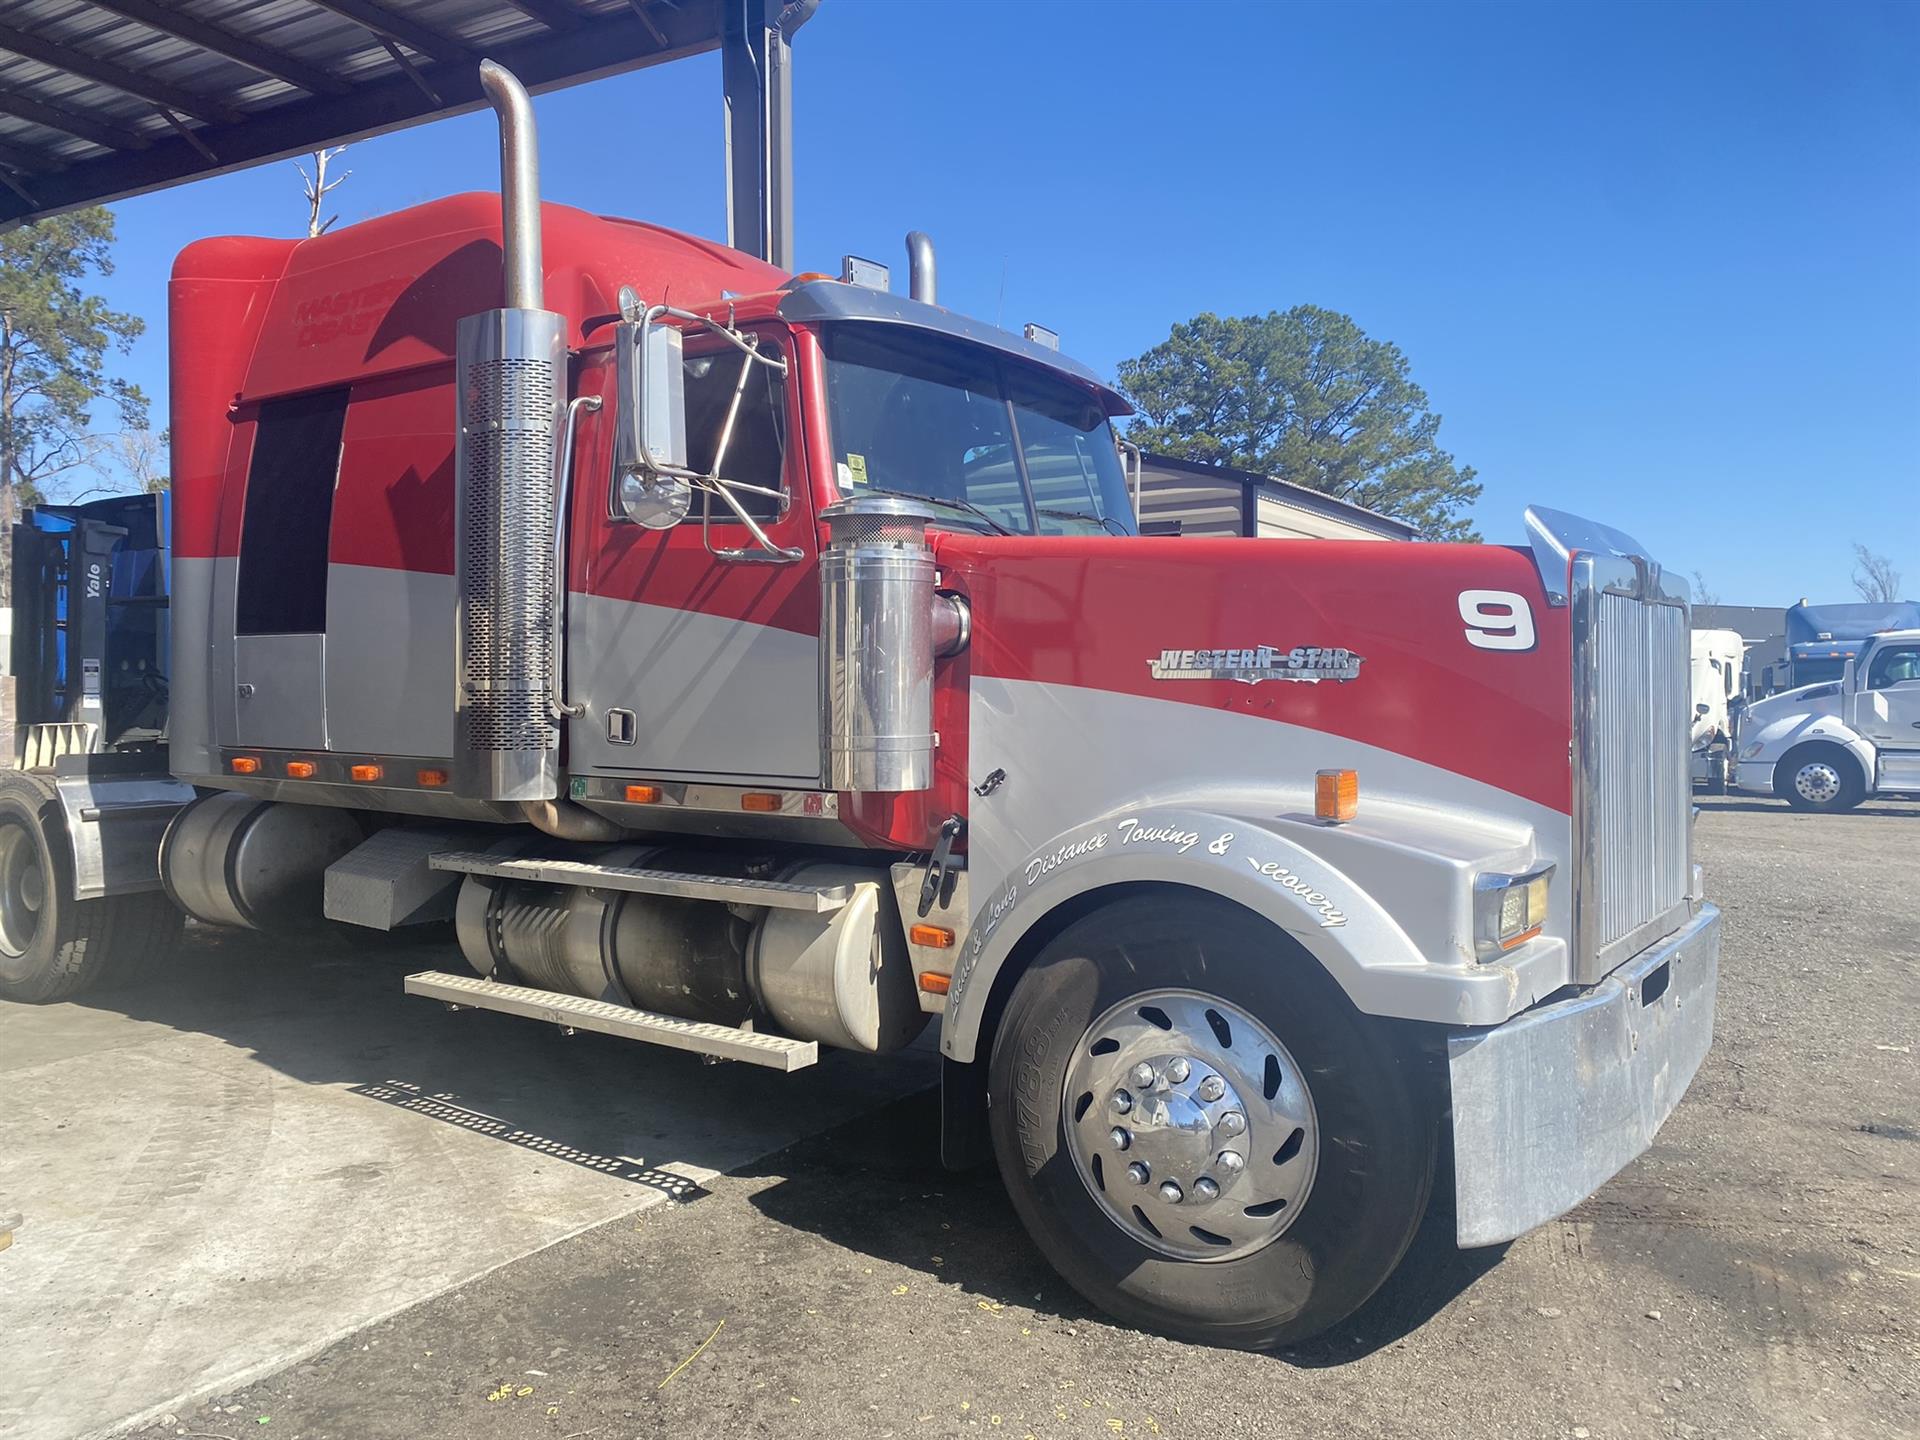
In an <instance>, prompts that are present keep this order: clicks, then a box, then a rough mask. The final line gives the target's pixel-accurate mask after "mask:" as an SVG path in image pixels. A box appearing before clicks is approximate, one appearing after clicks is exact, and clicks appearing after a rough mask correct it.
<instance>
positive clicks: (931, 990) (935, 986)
mask: <svg viewBox="0 0 1920 1440" xmlns="http://www.w3.org/2000/svg"><path fill="white" fill-rule="evenodd" d="M952 984H953V977H952V976H951V975H943V974H941V973H940V972H939V971H938V970H922V971H921V972H920V988H921V989H922V990H924V991H926V992H927V994H929V995H944V994H946V993H947V991H948V989H949V988H950V987H951V986H952Z"/></svg>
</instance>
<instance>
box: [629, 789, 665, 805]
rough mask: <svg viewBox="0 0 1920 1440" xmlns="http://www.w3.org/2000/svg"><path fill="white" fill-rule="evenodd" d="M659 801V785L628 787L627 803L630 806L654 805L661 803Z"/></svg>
mask: <svg viewBox="0 0 1920 1440" xmlns="http://www.w3.org/2000/svg"><path fill="white" fill-rule="evenodd" d="M659 800H660V787H659V786H658V785H629V786H627V803H628V804H630V805H654V804H657V803H659Z"/></svg>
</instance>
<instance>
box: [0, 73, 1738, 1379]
mask: <svg viewBox="0 0 1920 1440" xmlns="http://www.w3.org/2000/svg"><path fill="white" fill-rule="evenodd" d="M485 86H486V89H487V92H488V95H489V97H490V99H491V101H492V103H493V105H494V107H495V109H496V110H497V111H498V113H499V117H500V123H501V136H502V165H503V183H502V194H501V196H499V197H494V196H491V195H466V196H458V197H455V198H451V199H447V200H441V201H437V202H434V203H431V204H425V205H421V206H419V207H417V208H414V209H411V210H407V211H404V212H402V213H399V214H395V215H391V216H388V217H386V218H383V219H376V220H370V221H367V222H366V223H363V224H359V225H355V226H351V227H349V228H346V229H343V230H338V231H335V232H333V233H331V234H327V235H323V236H320V237H318V238H315V239H309V240H300V241H291V240H277V239H243V238H230V239H214V240H207V241H203V242H200V243H198V244H195V245H193V246H191V247H189V248H188V249H187V250H186V251H185V252H183V253H182V254H181V256H180V257H179V260H178V262H177V263H176V266H175V269H174V276H173V281H172V290H171V301H170V304H171V310H170V329H171V343H172V357H173V359H172V376H171V402H172V438H173V470H172V474H173V517H172V532H171V535H170V537H169V541H170V546H169V550H170V554H169V561H170V566H171V573H170V577H169V579H170V595H171V604H170V618H171V634H170V641H171V647H170V648H171V662H170V664H171V673H170V674H169V675H168V676H167V677H166V680H167V686H168V690H169V700H170V713H169V715H168V717H167V720H166V724H165V727H164V739H165V741H166V748H165V749H164V751H162V750H160V749H159V748H158V747H156V746H154V745H151V744H148V745H144V746H136V747H131V748H130V749H126V750H125V751H124V753H119V754H114V753H105V754H103V753H98V751H99V750H100V745H99V740H98V732H97V730H89V729H88V728H87V727H86V726H85V725H76V724H73V723H68V724H66V725H64V726H60V725H53V726H46V725H42V726H34V727H32V729H33V731H34V733H33V734H32V735H30V736H29V737H28V743H27V744H26V745H25V746H24V747H23V751H24V753H25V754H26V755H27V756H28V758H29V760H31V761H33V762H34V764H35V765H37V766H38V768H37V769H36V768H31V767H30V768H28V769H27V770H24V771H20V772H15V773H14V774H13V775H12V776H10V777H9V778H7V779H6V780H5V781H4V783H3V784H0V994H5V995H7V996H10V997H12V998H16V999H52V998H57V997H59V996H62V995H64V994H68V993H72V991H73V990H75V989H76V988H77V987H79V986H81V985H84V984H87V983H90V982H92V981H93V980H95V979H97V978H99V977H100V976H101V975H102V974H106V975H114V974H116V973H125V972H127V971H128V970H131V969H133V968H135V967H137V966H138V965H139V964H141V963H143V962H145V961H147V960H150V959H152V958H153V957H154V955H155V954H157V952H158V951H160V950H161V949H163V948H164V943H165V941H166V940H167V938H168V937H169V936H170V935H171V934H172V933H174V931H175V930H177V927H178V919H177V915H176V914H175V913H174V909H173V908H172V907H177V908H178V910H181V911H185V912H186V913H187V914H189V915H191V916H194V917H195V918H197V919H199V920H201V921H204V922H209V923H214V924H222V925H252V926H257V927H263V928H266V927H272V926H276V925H286V924H301V923H317V922H318V921H319V920H320V919H321V918H322V916H323V915H324V916H326V917H328V918H330V919H332V920H335V921H339V922H345V923H349V924H356V925H363V926H371V927H374V928H376V929H390V928H394V927H397V926H402V925H408V924H415V923H421V922H425V921H430V920H439V921H445V920H447V919H451V920H452V923H453V930H454V934H455V936H456V938H457V942H458V948H459V952H460V955H461V956H464V964H461V963H457V962H456V963H454V964H452V965H449V966H448V967H447V969H446V970H445V971H436V972H431V973H425V974H419V975H414V976H411V977H409V978H408V980H407V981H406V989H407V990H408V991H409V992H411V993H413V994H416V995H420V996H426V997H430V998H432V999H435V1000H438V1001H442V1002H444V1003H445V1005H446V1006H447V1008H448V1009H449V1010H458V1009H463V1008H480V1009H491V1010H496V1011H505V1012H509V1013H513V1014H518V1015H523V1016H527V1017H530V1018H533V1019H536V1020H539V1021H543V1022H547V1023H551V1024H556V1025H560V1026H563V1027H572V1028H579V1029H592V1030H598V1031H604V1032H609V1033H612V1034H615V1035H621V1036H627V1037H631V1038H633V1039H636V1040H641V1041H651V1042H656V1043H660V1044H665V1045H669V1046H674V1047H678V1048H680V1049H683V1050H690V1051H697V1052H700V1053H702V1054H703V1055H706V1056H709V1057H718V1058H721V1059H726V1060H733V1061H741V1062H747V1063H752V1064H758V1065H765V1066H770V1067H772V1068H774V1069H780V1070H791V1069H794V1068H796V1067H799V1066H803V1065H807V1064H809V1063H812V1062H813V1061H814V1060H815V1059H816V1057H817V1055H818V1052H819V1048H820V1047H822V1046H829V1047H837V1048H839V1049H844V1050H856V1051H868V1052H877V1051H886V1050H894V1049H898V1048H899V1047H902V1046H905V1045H907V1044H909V1043H911V1042H913V1041H914V1040H915V1039H916V1037H918V1036H919V1035H920V1034H921V1033H922V1032H923V1030H924V1029H925V1027H926V1026H927V1025H928V1024H929V1022H932V1023H933V1024H935V1025H937V1027H938V1041H939V1051H940V1055H941V1056H942V1057H943V1059H942V1064H943V1088H944V1094H945V1100H944V1104H943V1107H942V1114H943V1144H944V1148H945V1153H946V1155H947V1156H948V1158H949V1159H950V1160H952V1161H953V1162H955V1163H964V1162H966V1161H968V1160H970V1159H973V1158H976V1157H979V1156H982V1155H984V1153H985V1152H986V1150H987V1148H988V1147H990V1149H991V1153H992V1154H993V1156H994V1158H995V1159H996V1160H997V1161H998V1164H999V1167H1000V1170H1001V1172H1002V1174H1003V1175H1004V1177H1005V1183H1006V1186H1007V1188H1008V1190H1009V1192H1010V1193H1011V1196H1012V1198H1013V1202H1014V1204H1015V1207H1016V1208H1017V1210H1018V1212H1019V1214H1020V1216H1021V1218H1022V1220H1023V1221H1024V1222H1025V1224H1026V1226H1027V1227H1028V1229H1029V1231H1030V1232H1031V1234H1032V1236H1033V1238H1034V1241H1035V1243H1036V1244H1037V1245H1038V1246H1039V1247H1040V1248H1041V1250H1042V1251H1043V1252H1044V1253H1045V1254H1046V1256H1047V1258H1048V1259H1049V1260H1050V1261H1051V1262H1052V1263H1053V1264H1054V1265H1055V1266H1056V1267H1057V1268H1058V1269H1059V1271H1060V1272H1061V1274H1063V1275H1064V1276H1065V1277H1066V1278H1067V1279H1068V1280H1069V1281H1070V1282H1072V1284H1073V1285H1074V1286H1076V1287H1077V1288H1078V1289H1079V1290H1080V1291H1081V1292H1082V1293H1084V1294H1085V1295H1086V1296H1087V1297H1088V1298H1089V1299H1091V1300H1092V1301H1093V1302H1094V1303H1096V1304H1097V1305H1099V1306H1101V1307H1102V1308H1104V1309H1105V1310H1107V1311H1108V1312H1109V1313H1111V1314H1113V1315H1114V1316H1117V1317H1119V1318H1120V1319H1121V1320H1123V1321H1126V1322H1128V1323H1131V1324H1135V1325H1139V1326H1142V1327H1149V1328H1153V1329H1157V1330H1160V1331H1164V1332H1167V1333H1171V1334H1174V1335H1179V1336H1185V1337H1190V1338H1196V1339H1201V1340H1205V1341H1210V1342H1215V1343H1222V1344H1231V1345H1248V1346H1259V1345H1268V1344H1273V1343H1278V1342H1284V1341H1289V1340H1295V1339H1299V1338H1302V1337H1305V1336H1307V1335H1310V1334H1313V1333H1314V1332H1316V1331H1319V1330H1322V1329H1324V1328H1325V1327H1327V1326H1329V1325H1331V1324H1333V1323H1335V1322H1337V1321H1338V1320H1340V1319H1341V1318H1343V1317H1344V1316H1346V1315H1347V1314H1349V1313H1351V1312H1352V1311H1353V1310H1354V1309H1355V1308H1356V1307H1358V1306H1359V1305H1360V1304H1361V1303H1362V1302H1363V1301H1365V1300H1366V1298H1367V1297H1368V1296H1369V1295H1370V1294H1371V1293H1372V1292H1373V1291H1374V1290H1375V1289H1376V1288H1377V1287H1378V1286H1379V1285H1380V1283H1381V1282H1382V1281H1383V1280H1384V1279H1385V1278H1386V1277H1387V1275H1388V1274H1389V1273H1390V1272H1391V1271H1392V1270H1393V1269H1394V1267H1395V1266H1396V1265H1397V1264H1398V1262H1399V1260H1400V1258H1401V1256H1402V1255H1403V1253H1404V1252H1405V1250H1406V1247H1407V1245H1408V1243H1409V1240H1410V1239H1411V1237H1412V1235H1413V1234H1414V1231H1415V1228H1416V1226H1417V1225H1418V1224H1419V1223H1420V1221H1421V1218H1422V1216H1423V1213H1424V1212H1425V1211H1426V1209H1427V1206H1428V1203H1429V1199H1430V1192H1431V1190H1432V1187H1433V1184H1434V1180H1435V1176H1436V1174H1438V1175H1442V1176H1446V1175H1450V1176H1451V1183H1452V1187H1453V1191H1454V1194H1453V1207H1454V1210H1455V1213H1456V1214H1457V1226H1458V1238H1459V1241H1460V1243H1461V1244H1462V1245H1486V1244H1491V1243H1496V1242H1499V1241H1503V1240H1507V1239H1509V1238H1511V1237H1514V1236H1517V1235H1519V1234H1521V1233H1522V1232H1523V1231H1526V1230H1527V1229H1529V1228H1530V1227H1532V1226H1536V1225H1538V1224H1540V1223H1542V1222H1543V1221H1546V1220H1548V1219H1550V1218H1552V1217H1554V1216H1556V1215H1559V1214H1561V1213H1563V1212H1564V1211H1566V1210H1567V1209H1568V1208H1569V1207H1571V1206H1572V1205H1574V1204H1576V1203H1577V1202H1579V1201H1580V1200H1581V1199H1582V1198H1584V1197H1585V1196H1587V1195H1588V1194H1590V1193H1591V1192H1592V1191H1593V1190H1594V1189H1595V1188H1596V1187H1598V1186H1599V1185H1601V1184H1602V1183H1603V1182H1604V1181H1606V1180H1607V1179H1608V1177H1610V1176H1611V1175H1613V1174H1614V1173H1615V1172H1616V1171H1617V1170H1619V1169H1620V1167H1621V1166H1622V1165H1624V1164H1626V1163H1627V1162H1628V1161H1629V1160H1631V1159H1633V1157H1635V1156H1636V1155H1638V1154H1639V1153H1640V1152H1641V1151H1642V1150H1644V1149H1645V1148H1646V1147H1647V1145H1648V1144H1649V1143H1650V1141H1651V1139H1652V1136H1653V1134H1654V1132H1655V1130H1656V1129H1657V1128H1658V1127H1659V1126H1660V1125H1661V1123H1662V1122H1663V1121H1664V1120H1665V1119H1666V1117H1667V1115H1668V1114H1669V1112H1670V1111H1671V1110H1672V1109H1673V1107H1674V1105H1675V1104H1676V1103H1677V1101H1678V1100H1679V1098H1680V1096H1681V1093H1682V1092H1683V1091H1684V1090H1685V1088H1686V1086H1687V1084H1688V1083H1689V1081H1690V1079H1691V1078H1692V1076H1693V1074H1694V1071H1695V1069H1696V1068H1697V1067H1698V1065H1699V1064H1700V1061H1701V1059H1702V1057H1703V1055H1704V1054H1705V1052H1706V1050H1707V1047H1708V1045H1709V1043H1710V1040H1711V1035H1712V1027H1713V1009H1714V995H1715V980H1716V974H1717V963H1718V960H1717V956H1718V934H1719V916H1718V912H1717V911H1716V910H1715V909H1714V907H1713V906H1712V905H1710V904H1708V903H1707V902H1706V901H1705V899H1704V898H1703V897H1702V894H1701V886H1700V881H1699V871H1698V869H1697V868H1696V867H1695V866H1694V865H1693V864H1692V861H1691V854H1690V796H1689V783H1688V756H1687V735H1688V713H1689V690H1688V601H1687V592H1686V588H1685V584H1684V582H1682V581H1680V580H1678V579H1676V578H1675V577H1673V576H1671V575H1669V574H1667V573H1666V572H1664V571H1663V570H1662V569H1661V568H1660V567H1659V566H1658V565H1657V564H1655V563H1654V562H1653V561H1652V560H1651V559H1649V558H1648V557H1647V555H1646V553H1645V551H1644V550H1643V549H1642V548H1641V547H1639V546H1637V545H1635V544H1634V543H1633V542H1632V541H1631V540H1630V539H1628V538H1627V537H1626V536H1624V535H1621V534H1620V533H1618V532H1617V531H1613V530H1610V529H1607V528H1605V527H1602V526H1597V525H1592V524H1589V523H1586V522H1582V521H1579V520H1576V519H1574V518H1572V517H1569V516H1566V515H1562V514H1558V513H1554V512H1549V511H1540V510H1535V511H1531V512H1529V515H1528V525H1529V534H1530V538H1531V543H1530V545H1529V546H1526V547H1509V546H1489V545H1441V544H1392V545H1381V544H1368V543H1342V542H1332V541H1330V542H1323V543H1314V544H1301V545H1292V546H1281V545H1257V544H1248V543H1245V542H1243V541H1238V540H1193V539H1152V538H1142V537H1140V536H1139V535H1138V534H1137V533H1135V530H1136V527H1135V523H1134V515H1133V511H1132V508H1131V506H1130V504H1129V498H1128V485H1127V475H1126V470H1125V465H1124V462H1123V460H1122V459H1121V457H1120V455H1119V453H1118V450H1117V447H1116V437H1115V434H1114V431H1113V430H1112V428H1111V420H1112V419H1113V418H1114V417H1116V416H1120V415H1124V414H1126V413H1127V406H1126V403H1125V402H1124V400H1123V399H1122V398H1121V397H1120V396H1119V395H1117V394H1116V393H1114V391H1113V390H1112V389H1111V388H1109V387H1108V386H1107V385H1106V384H1105V383H1103V382H1102V381H1101V380H1100V378H1099V377H1098V376H1097V375H1095V374H1093V373H1092V372H1091V371H1089V370H1087V369H1085V368H1084V367H1082V366H1080V365H1077V364H1075V363H1073V362H1072V361H1070V360H1068V359H1066V358H1065V357H1063V356H1062V355H1061V354H1060V353H1059V352H1058V351H1057V349H1055V348H1053V347H1052V346H1050V345H1047V344H1045V343H1041V342H1042V341H1044V340H1045V338H1046V337H1045V336H1044V335H1042V336H1041V337H1040V339H1039V340H1036V339H1033V338H1023V337H1020V336H1015V335H1012V334H1009V333H1007V332H1004V331H1001V330H999V329H996V328H993V327H989V326H986V325H983V324H980V323H978V322H976V321H973V320H970V319H967V318H965V317H964V316H961V315H958V314H954V313H952V312H950V311H948V310H946V309H943V308H941V307H939V306H938V305H937V304H936V303H935V296H934V288H933V260H932V253H931V248H930V247H929V246H928V245H926V244H925V242H924V240H923V238H921V237H910V243H909V251H910V257H911V261H912V264H911V269H912V298H904V297H901V296H898V295H895V294H892V293H890V291H889V290H888V288H886V282H885V279H884V277H883V276H876V275H875V274H874V273H873V267H866V266H862V265H858V264H854V265H850V266H849V269H848V271H847V277H848V278H845V279H839V278H828V277H825V276H816V275H790V274H787V273H785V272H784V271H782V270H778V269H775V268H773V267H772V266H770V265H768V264H765V263H763V262H761V261H758V260H755V259H752V258H750V257H748V256H745V255H743V254H740V253H738V252H735V251H732V250H729V249H726V248H724V247H721V246H718V245H715V244H711V243H708V242H706V241H702V240H698V239H694V238H691V237H689V236H685V235H681V234H676V233H673V232H670V231H667V230H663V229H659V228H656V227H653V226H650V225H645V224H640V223H636V222H632V221H626V220H618V219H610V218H603V217H598V216H594V215H589V214H585V213H582V212H581V211H578V210H574V209H569V208H566V207H564V206H559V205H543V204H542V203H541V201H540V199H539V195H538V177H537V162H536V156H535V148H534V136H533V128H532V113H531V109H530V107H529V105H528V101H527V98H526V94H525V92H524V91H523V90H522V89H521V87H520V86H519V84H518V83H517V82H516V81H515V80H514V79H513V78H512V77H511V76H510V75H508V74H507V73H506V72H505V71H504V70H501V69H499V68H497V67H488V68H487V69H486V71H485ZM863 274H864V275H866V276H867V277H868V278H869V281H870V283H868V284H860V283H853V282H854V281H855V280H857V279H859V278H860V277H861V276H862V275H863ZM876 279H877V281H878V283H871V282H872V281H874V280H876ZM77 553H78V551H76V554H77ZM107 670H108V672H109V673H112V670H113V667H112V665H111V663H109V664H108V666H107ZM84 698H85V697H84V695H82V696H81V700H82V701H84ZM68 718H69V720H70V721H71V719H72V716H71V715H69V717H68ZM76 737H78V738H76ZM90 751H91V752H95V753H88V752H90ZM160 755H164V757H165V758H164V761H163V762H162V761H159V760H156V758H155V757H157V756H160ZM162 837H164V838H162ZM156 854H157V861H156ZM160 890H164V893H165V897H166V898H167V899H168V900H170V901H171V902H172V904H171V906H168V905H165V904H164V903H163V902H162V900H161V897H160V896H159V895H158V894H157V893H155V892H157V891H160ZM449 948H450V950H451V946H450V947H449ZM450 958H451V956H450ZM438 1023H445V1024H455V1025H457V1024H462V1023H466V1022H464V1021H462V1020H460V1019H458V1018H452V1017H443V1019H442V1020H441V1021H440V1022H438ZM1449 1162H1450V1163H1449Z"/></svg>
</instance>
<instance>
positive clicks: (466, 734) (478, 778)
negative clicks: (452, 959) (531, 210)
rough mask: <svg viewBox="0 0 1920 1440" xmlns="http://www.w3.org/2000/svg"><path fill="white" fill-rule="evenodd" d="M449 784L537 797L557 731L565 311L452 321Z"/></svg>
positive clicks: (555, 757) (552, 781) (554, 767)
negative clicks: (455, 424) (454, 420)
mask: <svg viewBox="0 0 1920 1440" xmlns="http://www.w3.org/2000/svg"><path fill="white" fill-rule="evenodd" d="M458 365H459V386H460V398H459V411H460V433H459V442H458V449H457V454H456V456H455V467H456V485H455V492H456V500H455V507H454V509H455V516H454V542H455V543H454V578H455V583H456V587H457V591H458V613H457V618H456V621H455V626H454V629H455V644H456V647H457V648H456V652H455V677H456V681H455V696H454V753H453V786H454V789H455V790H456V791H457V792H459V793H460V794H461V795H464V796H468V797H470V798H473V799H478V800H547V799H552V798H553V797H554V796H555V795H556V794H558V790H559V745H560V732H559V729H558V727H557V726H556V724H555V722H554V719H553V715H552V713H551V711H550V710H549V708H548V696H549V694H550V691H551V687H552V679H553V667H554V663H555V660H556V658H557V657H556V656H555V655H554V653H553V646H554V606H555V605H556V603H557V596H556V586H557V585H559V584H563V583H565V580H564V577H560V576H556V575H555V574H554V573H553V572H554V563H553V562H554V555H553V520H554V508H553V507H554V488H555V480H556V477H557V474H558V469H559V450H560V440H561V435H562V426H563V424H564V416H565V411H566V400H567V384H566V381H567V351H566V319H565V317H564V316H561V315H556V314H554V313H553V312H551V311H547V310H531V309H508V310H488V311H483V312H482V313H480V314H478V315H469V316H467V317H466V318H465V319H463V320H462V321H461V322H460V331H459V348H458Z"/></svg>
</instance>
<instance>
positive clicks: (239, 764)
mask: <svg viewBox="0 0 1920 1440" xmlns="http://www.w3.org/2000/svg"><path fill="white" fill-rule="evenodd" d="M227 764H229V765H230V766H232V767H233V773H234V774H236V775H258V774H259V773H260V757H259V756H258V755H236V756H234V757H233V759H231V760H229V761H228V762H227Z"/></svg>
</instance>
